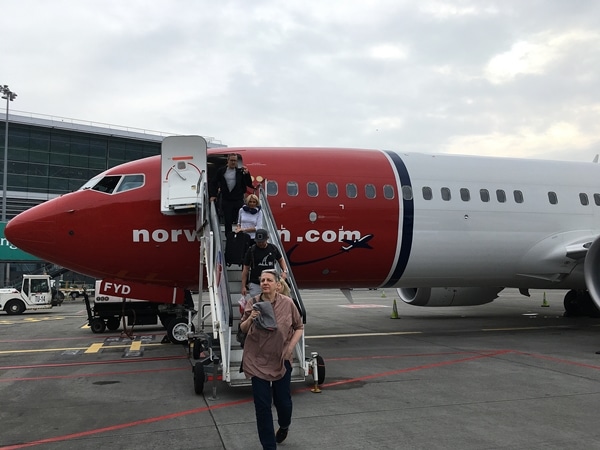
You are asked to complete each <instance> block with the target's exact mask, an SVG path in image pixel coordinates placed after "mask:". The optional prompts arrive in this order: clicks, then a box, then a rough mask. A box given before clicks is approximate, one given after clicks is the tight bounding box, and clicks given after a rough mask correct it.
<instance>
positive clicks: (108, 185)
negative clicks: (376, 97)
mask: <svg viewBox="0 0 600 450" xmlns="http://www.w3.org/2000/svg"><path fill="white" fill-rule="evenodd" d="M121 178H123V177H121V176H115V175H112V176H106V177H102V178H100V179H99V180H97V183H96V184H94V185H90V186H87V185H86V186H84V187H83V189H93V190H94V191H99V192H105V193H107V194H112V193H113V192H114V190H115V188H116V187H117V184H119V181H121ZM90 184H91V183H90Z"/></svg>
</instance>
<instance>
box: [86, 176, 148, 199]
mask: <svg viewBox="0 0 600 450" xmlns="http://www.w3.org/2000/svg"><path fill="white" fill-rule="evenodd" d="M143 185H144V175H143V174H140V175H124V176H123V175H108V176H97V177H94V178H92V179H91V180H90V181H88V182H87V183H85V184H84V185H83V186H82V187H81V189H80V191H83V190H86V189H92V190H94V191H98V192H104V193H106V194H113V193H116V192H124V191H129V190H131V189H135V188H138V187H140V186H143Z"/></svg>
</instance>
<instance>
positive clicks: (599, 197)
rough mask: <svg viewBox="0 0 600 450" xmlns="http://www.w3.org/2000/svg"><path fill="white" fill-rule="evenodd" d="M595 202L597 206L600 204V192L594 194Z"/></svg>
mask: <svg viewBox="0 0 600 450" xmlns="http://www.w3.org/2000/svg"><path fill="white" fill-rule="evenodd" d="M594 203H595V204H596V206H600V194H594Z"/></svg>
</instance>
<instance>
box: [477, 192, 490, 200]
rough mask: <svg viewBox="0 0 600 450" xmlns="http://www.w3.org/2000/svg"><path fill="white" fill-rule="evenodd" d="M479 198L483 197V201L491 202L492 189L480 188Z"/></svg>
mask: <svg viewBox="0 0 600 450" xmlns="http://www.w3.org/2000/svg"><path fill="white" fill-rule="evenodd" d="M479 198H481V201H482V202H486V203H487V202H489V201H490V191H488V190H487V189H479Z"/></svg>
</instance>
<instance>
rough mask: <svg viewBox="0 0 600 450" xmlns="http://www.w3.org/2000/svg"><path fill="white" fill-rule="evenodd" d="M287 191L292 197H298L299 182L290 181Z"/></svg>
mask: <svg viewBox="0 0 600 450" xmlns="http://www.w3.org/2000/svg"><path fill="white" fill-rule="evenodd" d="M287 193H288V195H289V196H290V197H296V196H297V195H298V183H296V182H295V181H288V182H287Z"/></svg>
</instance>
